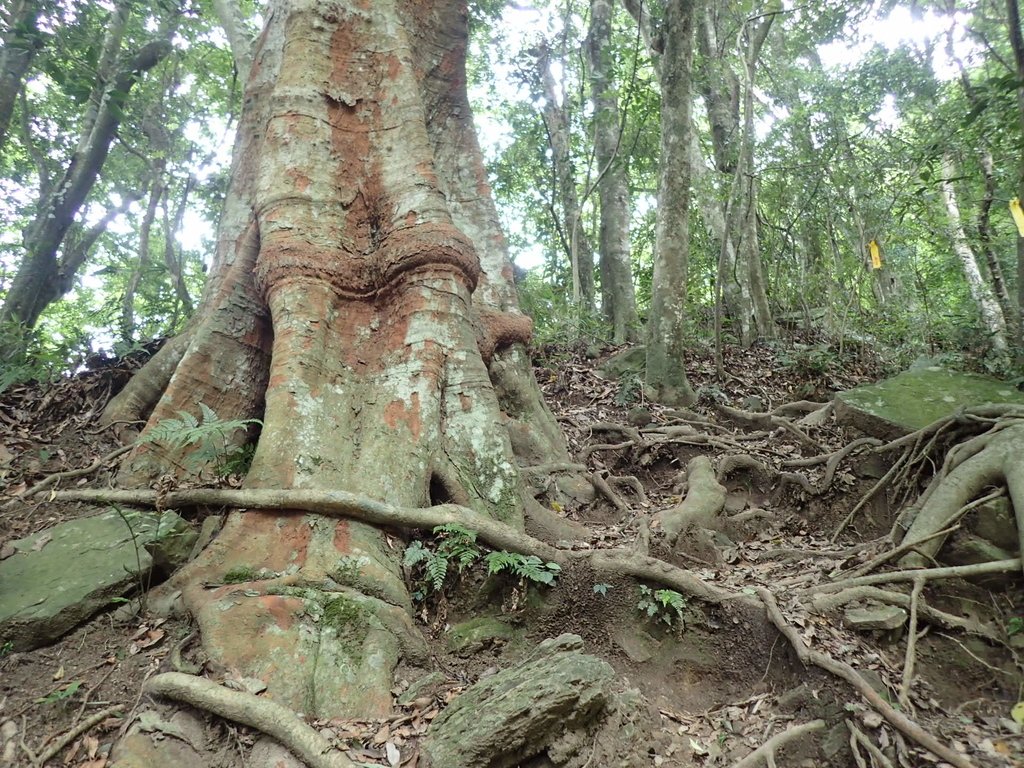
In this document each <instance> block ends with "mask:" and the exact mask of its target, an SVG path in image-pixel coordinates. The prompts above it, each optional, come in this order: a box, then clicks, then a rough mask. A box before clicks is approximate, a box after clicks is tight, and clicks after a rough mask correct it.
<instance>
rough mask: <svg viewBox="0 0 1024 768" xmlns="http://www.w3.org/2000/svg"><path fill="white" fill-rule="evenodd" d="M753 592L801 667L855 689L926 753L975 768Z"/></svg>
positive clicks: (960, 767) (770, 599) (771, 600)
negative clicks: (820, 671)
mask: <svg viewBox="0 0 1024 768" xmlns="http://www.w3.org/2000/svg"><path fill="white" fill-rule="evenodd" d="M754 590H755V591H756V593H757V596H758V597H760V598H761V602H763V603H764V606H765V609H766V610H767V611H768V617H769V619H771V622H772V623H773V624H774V625H775V626H776V627H777V628H778V630H779V632H781V633H782V635H783V637H785V638H786V639H787V640H788V641H789V643H790V645H792V646H793V650H794V651H796V655H797V658H799V659H800V661H801V662H803V663H804V664H808V663H810V664H814V665H815V666H816V667H820V668H821V669H824V670H825V671H826V672H829V673H831V674H833V675H835V676H836V677H839V678H841V679H843V680H845V681H846V682H848V683H849V684H850V685H852V686H853V687H854V688H856V689H857V692H858V693H860V695H861V696H863V697H864V698H865V699H867V700H868V703H870V704H871V706H872V707H874V708H875V710H877V711H878V713H879V714H880V715H882V717H884V718H885V719H886V720H888V721H889V723H890V724H891V725H892V726H893V727H894V728H895V729H896V730H898V731H899V732H900V733H902V734H903V735H904V736H906V737H907V738H908V739H910V740H912V741H914V742H915V743H917V744H919V745H920V746H922V747H924V748H925V749H927V750H928V751H929V752H932V753H933V754H935V755H938V756H939V757H941V758H942V759H943V760H945V761H946V762H948V763H950V764H952V765H954V766H956V768H975V765H974V763H972V762H971V761H970V760H968V759H967V758H966V757H964V756H963V755H961V754H959V753H957V752H954V751H953V750H952V749H950V748H949V747H947V746H946V745H945V744H943V743H942V742H940V741H939V740H938V739H936V738H935V737H934V736H932V735H931V734H930V733H928V732H927V731H925V730H924V729H923V728H922V727H921V726H920V725H918V724H917V723H915V722H914V721H913V720H911V719H910V718H909V717H907V716H906V715H904V714H903V713H902V712H900V711H899V710H897V709H894V708H893V707H892V706H891V705H890V704H889V703H888V702H887V701H886V700H885V699H883V698H882V697H881V696H880V695H879V694H878V692H877V691H876V690H875V689H874V688H872V687H871V685H870V683H868V682H867V680H865V679H864V678H863V677H862V676H861V675H860V673H859V672H857V670H855V669H854V668H853V667H851V666H850V665H849V664H846V663H844V662H841V661H838V660H836V659H833V658H832V657H831V656H827V655H825V654H823V653H820V652H819V651H815V650H813V649H811V648H808V647H807V646H806V645H804V641H803V640H802V639H801V638H800V635H799V634H798V633H797V631H796V630H795V629H793V627H792V626H790V624H789V622H787V621H786V618H785V617H784V616H783V615H782V611H781V610H779V606H778V604H777V603H776V602H775V597H774V596H773V595H772V593H771V592H769V591H768V590H767V589H765V588H764V587H755V588H754Z"/></svg>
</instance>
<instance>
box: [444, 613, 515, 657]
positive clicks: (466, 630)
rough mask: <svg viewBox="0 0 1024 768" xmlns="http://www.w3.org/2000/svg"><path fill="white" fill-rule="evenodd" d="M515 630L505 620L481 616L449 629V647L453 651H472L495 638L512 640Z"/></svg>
mask: <svg viewBox="0 0 1024 768" xmlns="http://www.w3.org/2000/svg"><path fill="white" fill-rule="evenodd" d="M513 637H515V631H514V630H513V629H512V627H510V626H509V625H508V624H506V623H505V622H503V621H500V620H498V619H495V618H492V617H490V616H479V617H477V618H475V619H470V620H469V621H464V622H462V623H461V624H456V625H455V626H454V627H452V628H451V629H450V630H449V631H448V647H449V648H451V649H452V650H453V651H456V652H458V651H471V650H474V649H475V648H479V647H481V646H483V645H484V644H486V643H487V642H489V641H493V640H511V639H512V638H513Z"/></svg>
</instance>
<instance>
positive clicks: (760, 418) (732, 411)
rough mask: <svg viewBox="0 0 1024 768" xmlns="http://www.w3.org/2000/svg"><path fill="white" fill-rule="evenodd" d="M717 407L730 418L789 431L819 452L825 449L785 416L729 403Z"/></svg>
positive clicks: (748, 423)
mask: <svg viewBox="0 0 1024 768" xmlns="http://www.w3.org/2000/svg"><path fill="white" fill-rule="evenodd" d="M715 408H716V409H717V410H718V411H719V412H720V413H722V414H724V415H725V416H727V417H728V418H730V419H733V420H734V421H738V422H740V423H741V424H746V425H748V426H752V427H759V428H760V429H781V430H783V431H785V432H789V433H790V434H791V435H793V436H794V437H796V439H797V440H799V441H800V442H801V443H803V444H804V445H806V446H808V447H809V448H813V449H814V450H816V451H819V452H824V451H825V446H823V445H822V444H821V443H819V442H818V441H817V440H815V439H814V438H813V437H811V436H810V435H808V434H807V433H806V432H804V431H803V430H802V429H800V427H798V426H796V424H794V423H793V422H792V421H791V420H790V419H787V418H785V417H784V416H776V415H774V414H771V413H753V412H751V411H744V410H740V409H739V408H730V407H729V406H727V405H716V406H715Z"/></svg>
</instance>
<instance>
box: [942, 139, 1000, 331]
mask: <svg viewBox="0 0 1024 768" xmlns="http://www.w3.org/2000/svg"><path fill="white" fill-rule="evenodd" d="M955 176H956V168H955V166H954V165H953V158H952V157H950V156H949V153H946V154H944V155H943V156H942V200H943V202H944V203H945V204H946V214H947V216H948V217H949V227H950V230H951V235H952V239H953V250H954V251H955V252H956V255H957V257H958V258H959V260H960V266H961V267H962V269H963V272H964V277H965V278H966V279H967V286H968V288H969V289H970V292H971V298H972V299H974V303H975V305H976V306H977V307H978V314H979V315H980V316H981V321H982V323H983V324H984V326H985V329H986V331H987V332H988V335H989V337H990V339H991V341H992V346H993V348H994V349H997V350H1005V349H1006V321H1005V319H1004V318H1003V313H1002V310H1000V308H999V304H998V303H997V302H996V300H995V297H994V296H993V295H992V290H991V288H989V286H988V284H987V283H986V282H985V279H984V278H983V277H982V275H981V270H980V269H978V260H977V258H976V257H975V255H974V251H973V250H972V249H971V246H970V243H968V241H967V234H966V233H965V232H964V226H963V220H962V219H961V216H960V206H959V205H958V204H957V199H956V191H955V190H954V189H953V182H952V179H953V178H954V177H955Z"/></svg>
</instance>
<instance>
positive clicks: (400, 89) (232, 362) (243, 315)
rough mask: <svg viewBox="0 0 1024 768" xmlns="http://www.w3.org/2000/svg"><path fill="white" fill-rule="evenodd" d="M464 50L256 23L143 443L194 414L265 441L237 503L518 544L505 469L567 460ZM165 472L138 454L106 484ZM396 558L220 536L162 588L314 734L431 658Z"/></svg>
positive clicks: (517, 498)
mask: <svg viewBox="0 0 1024 768" xmlns="http://www.w3.org/2000/svg"><path fill="white" fill-rule="evenodd" d="M467 34H468V32H467V17H466V9H465V7H464V4H463V3H461V2H458V0H437V1H436V2H432V3H414V2H406V1H404V0H382V1H381V2H374V3H361V2H347V1H343V0H277V1H276V2H273V3H271V7H270V9H269V12H268V13H267V15H266V24H265V28H264V30H263V34H262V36H261V38H260V40H259V42H258V45H257V48H256V51H255V53H254V56H253V65H252V69H251V74H250V78H249V82H248V85H247V89H246V97H245V112H244V114H243V116H242V119H241V121H240V132H239V138H238V140H237V142H236V153H237V154H236V157H235V160H234V165H233V174H232V184H231V189H230V193H229V198H228V201H227V203H226V206H225V213H224V218H223V219H222V222H221V227H220V233H219V238H218V251H217V254H216V257H215V266H214V271H213V274H212V275H211V280H210V285H209V286H208V289H207V292H206V294H205V296H204V299H203V302H202V305H201V309H200V312H199V316H198V318H197V320H196V321H195V322H194V323H193V326H192V327H191V328H190V330H189V343H188V346H187V348H186V349H185V350H184V352H183V353H182V358H181V361H180V363H178V364H177V367H176V368H175V371H174V373H173V375H172V376H171V377H170V381H169V384H168V386H167V389H166V391H165V392H164V393H163V396H162V397H161V398H160V401H159V403H158V404H157V405H156V408H155V409H154V410H153V412H152V414H151V415H150V417H149V422H148V425H147V427H146V429H147V430H149V429H152V428H153V427H154V426H155V425H156V424H157V423H159V421H160V420H161V419H163V418H166V417H167V416H168V415H169V414H175V413H177V411H179V410H190V411H191V410H194V409H195V404H196V403H199V402H202V403H204V404H206V405H208V406H209V407H211V408H213V410H214V411H215V412H216V413H217V415H218V416H219V417H220V418H223V419H232V418H254V417H262V420H263V427H262V431H261V434H260V437H259V442H258V445H257V447H256V451H255V455H254V457H253V461H252V466H251V468H250V470H249V473H248V475H247V478H246V481H245V485H246V487H247V488H287V489H303V488H304V489H311V490H312V489H323V490H332V489H333V490H345V491H351V492H355V493H359V494H364V495H366V496H368V497H370V498H374V499H378V500H380V501H383V502H387V503H389V504H394V505H400V506H407V507H423V506H428V505H430V504H432V503H439V502H444V501H448V500H452V501H456V502H457V503H459V504H462V505H464V506H467V507H469V508H471V509H473V510H474V511H475V512H477V513H479V514H480V515H484V516H488V517H493V518H496V519H498V520H500V521H502V522H504V523H506V524H508V525H511V526H512V527H514V528H519V529H522V527H523V508H524V497H523V490H522V483H521V481H520V478H519V470H518V462H517V458H518V459H519V460H520V461H521V460H523V457H524V456H525V455H528V457H529V460H530V461H534V462H541V461H564V460H566V459H567V452H566V449H565V445H564V442H562V439H561V435H560V433H559V431H558V428H557V425H556V424H555V422H554V420H553V418H552V417H551V415H550V413H548V412H547V410H546V408H545V406H544V405H543V401H542V399H541V397H540V393H539V390H538V388H537V386H536V383H535V382H534V381H533V379H532V373H531V372H530V361H529V357H528V355H526V354H525V353H524V351H523V346H524V344H525V343H526V342H527V341H528V338H529V329H530V324H529V320H528V319H527V318H525V317H524V316H523V315H522V314H521V313H520V312H519V310H518V307H517V303H516V295H515V288H514V285H513V283H512V271H511V267H510V264H509V262H508V258H507V252H506V249H505V243H504V239H503V237H502V235H501V232H500V229H499V228H498V224H497V214H496V211H495V209H494V204H493V201H492V200H491V197H490V190H489V188H488V186H487V183H486V175H485V171H484V167H483V162H482V159H481V155H480V151H479V146H478V144H477V141H476V137H475V134H474V132H473V126H472V119H471V113H470V111H469V105H468V100H467V98H466V95H465V69H464V65H465V62H464V59H465V48H466V41H467ZM179 346H183V345H179ZM162 364H163V365H164V366H165V367H166V363H162ZM165 379H166V377H165V376H163V377H161V376H150V377H149V379H148V381H147V383H146V388H147V390H148V391H147V392H143V393H141V394H144V395H145V396H141V394H140V392H138V391H136V392H134V393H130V395H129V396H127V397H126V398H123V399H122V401H121V402H122V403H125V402H130V403H131V405H130V406H128V407H129V408H133V409H135V410H136V411H141V410H142V409H143V408H145V407H146V406H145V404H146V403H147V402H151V401H152V400H153V399H154V398H153V397H152V395H151V390H152V389H153V388H154V386H156V384H155V383H154V382H162V381H163V380H165ZM122 413H123V411H122ZM135 415H141V413H136V414H135ZM510 429H515V430H516V431H517V435H518V437H517V445H519V446H520V448H522V446H524V445H525V446H528V450H519V451H517V450H514V448H513V443H512V441H511V440H510V437H509V431H510ZM144 434H145V433H144ZM517 454H518V455H517ZM173 460H174V457H173V456H170V457H168V456H167V455H165V454H157V453H154V452H152V451H146V450H137V451H135V453H134V454H133V455H132V456H131V458H130V460H129V461H128V463H127V464H126V465H125V468H124V469H123V471H122V473H121V480H122V482H123V483H125V484H130V485H131V484H134V485H144V484H146V483H148V482H149V481H150V480H151V479H152V478H153V477H155V476H159V475H162V474H165V473H171V474H173V473H174V472H173V467H174V463H173ZM400 551H401V547H400V546H397V545H396V542H394V541H393V540H391V539H389V538H387V537H385V536H384V534H383V533H382V531H381V530H380V529H379V528H377V527H376V526H374V525H370V524H367V523H362V522H358V521H355V520H345V519H342V520H337V519H332V518H328V517H324V516H321V515H318V514H313V513H295V512H289V511H288V510H280V511H279V512H278V511H274V510H268V511H249V512H234V513H232V514H231V515H230V516H229V518H228V520H227V522H226V524H225V527H224V529H223V530H222V532H221V534H220V535H219V536H218V538H217V539H216V540H215V541H214V542H213V544H211V545H210V546H209V547H208V548H207V549H206V550H205V551H204V552H203V553H202V555H201V556H200V557H199V558H198V559H197V560H195V561H194V562H192V563H191V564H189V566H187V567H186V568H184V569H183V570H182V571H180V572H179V573H178V574H176V575H175V577H174V579H173V580H172V583H171V586H172V587H176V588H178V589H180V590H181V592H182V599H183V601H184V603H185V605H186V607H187V608H188V610H189V611H190V612H192V613H193V615H194V616H195V618H196V620H197V622H198V624H199V627H200V630H201V634H202V641H203V644H204V647H205V650H206V652H207V654H208V655H209V657H210V658H211V661H212V662H213V663H214V664H215V665H217V666H220V667H223V668H227V669H233V670H236V671H238V672H239V673H240V674H243V675H247V676H252V677H258V678H261V679H262V680H263V681H264V682H265V683H266V684H267V686H268V695H270V696H272V697H273V698H274V699H275V700H277V701H280V702H282V703H285V704H288V705H290V706H293V707H294V708H296V709H298V710H301V711H304V712H306V713H307V714H309V715H316V716H321V717H378V716H382V715H383V714H386V713H387V712H388V711H389V710H390V707H391V696H390V689H391V687H392V680H391V674H392V670H393V668H394V666H395V664H396V663H397V659H398V657H399V655H400V654H403V653H405V654H407V655H408V654H409V653H413V655H415V653H416V649H417V648H419V647H420V646H421V645H422V640H421V639H420V638H419V637H418V632H417V630H416V629H415V627H414V625H413V623H412V621H411V618H410V614H411V607H412V602H411V598H410V597H409V593H408V590H407V588H406V585H405V583H404V582H403V579H402V574H401V571H400V566H399V562H398V560H399V554H400ZM241 572H246V573H259V574H261V575H265V576H267V578H260V579H258V580H252V581H246V582H245V583H242V584H231V583H228V581H229V580H228V579H227V578H225V577H226V575H228V574H230V573H241Z"/></svg>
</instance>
